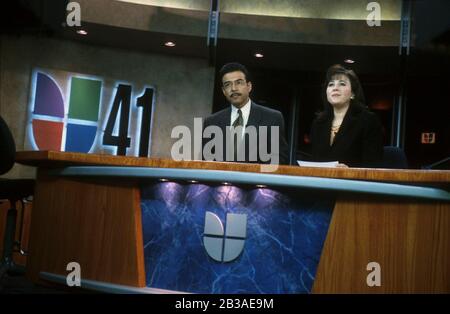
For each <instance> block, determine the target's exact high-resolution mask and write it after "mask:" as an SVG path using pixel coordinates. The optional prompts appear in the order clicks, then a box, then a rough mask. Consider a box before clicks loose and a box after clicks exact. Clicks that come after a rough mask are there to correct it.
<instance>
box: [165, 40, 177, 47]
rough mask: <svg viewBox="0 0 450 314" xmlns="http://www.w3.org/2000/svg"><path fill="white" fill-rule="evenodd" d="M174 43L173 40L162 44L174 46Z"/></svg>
mask: <svg viewBox="0 0 450 314" xmlns="http://www.w3.org/2000/svg"><path fill="white" fill-rule="evenodd" d="M175 45H176V44H175V43H174V42H173V41H166V42H165V43H164V46H166V47H175Z"/></svg>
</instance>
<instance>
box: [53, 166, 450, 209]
mask: <svg viewBox="0 0 450 314" xmlns="http://www.w3.org/2000/svg"><path fill="white" fill-rule="evenodd" d="M47 173H48V174H49V175H52V176H72V177H122V178H124V177H126V178H137V179H162V178H164V179H171V180H196V181H207V182H218V183H223V182H229V183H235V184H250V185H267V186H279V187H290V188H312V189H319V190H330V191H339V192H355V193H368V194H378V195H380V194H381V195H388V196H401V197H411V198H419V199H431V200H439V201H450V193H449V192H447V191H445V190H442V189H438V188H431V187H420V186H411V185H402V184H394V183H384V182H373V181H361V180H348V179H333V178H323V177H307V176H292V175H279V174H262V173H251V172H238V171H223V170H201V169H174V168H143V167H103V166H102V167H96V166H92V167H89V166H88V167H85V166H79V167H78V166H74V167H66V168H59V169H49V170H48V172H47Z"/></svg>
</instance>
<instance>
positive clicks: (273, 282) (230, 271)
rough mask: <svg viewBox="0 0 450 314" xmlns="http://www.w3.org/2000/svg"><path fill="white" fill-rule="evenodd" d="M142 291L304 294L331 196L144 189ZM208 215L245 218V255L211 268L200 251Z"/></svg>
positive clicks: (160, 186)
mask: <svg viewBox="0 0 450 314" xmlns="http://www.w3.org/2000/svg"><path fill="white" fill-rule="evenodd" d="M141 191H142V193H141V207H142V225H143V236H144V256H145V270H146V276H147V286H149V287H153V288H161V289H169V290H177V291H184V292H193V293H309V292H311V289H312V286H313V282H314V276H315V273H316V269H317V266H318V263H319V259H320V255H321V252H322V247H323V244H324V241H325V238H326V235H327V232H328V226H329V223H330V219H331V214H332V209H333V207H334V200H335V198H334V196H333V195H330V194H327V192H320V193H318V192H317V191H307V190H305V191H301V192H299V191H291V192H288V191H277V190H273V189H269V188H241V187H235V186H213V185H211V186H208V185H204V184H180V183H175V182H161V183H152V184H149V185H148V186H143V187H142V190H141ZM205 211H211V212H213V213H215V214H216V215H218V216H219V217H220V219H221V220H222V222H223V223H225V220H226V213H242V214H247V240H246V242H245V247H244V250H243V252H242V254H241V255H240V256H239V257H238V258H237V259H236V260H234V261H232V262H229V263H221V262H216V261H214V260H213V259H212V258H210V257H209V256H208V254H207V253H206V250H205V249H204V246H203V231H204V223H205Z"/></svg>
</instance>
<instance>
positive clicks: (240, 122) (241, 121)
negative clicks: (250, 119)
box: [233, 109, 244, 161]
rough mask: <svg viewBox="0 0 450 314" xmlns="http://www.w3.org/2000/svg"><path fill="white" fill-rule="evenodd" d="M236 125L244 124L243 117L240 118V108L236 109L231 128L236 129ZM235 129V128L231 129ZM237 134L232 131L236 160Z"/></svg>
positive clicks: (235, 157) (235, 158)
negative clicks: (236, 115) (236, 113)
mask: <svg viewBox="0 0 450 314" xmlns="http://www.w3.org/2000/svg"><path fill="white" fill-rule="evenodd" d="M238 126H240V127H242V126H244V119H243V118H242V111H241V109H238V117H237V118H236V120H234V122H233V129H236V128H237V127H238ZM233 131H236V130H233ZM239 135H240V134H239ZM237 137H238V135H237V133H234V139H233V144H234V161H237V149H238V138H237Z"/></svg>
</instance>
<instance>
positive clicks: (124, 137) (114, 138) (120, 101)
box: [103, 84, 154, 157]
mask: <svg viewBox="0 0 450 314" xmlns="http://www.w3.org/2000/svg"><path fill="white" fill-rule="evenodd" d="M153 93H154V89H153V88H146V89H145V92H144V94H143V95H142V96H140V97H138V98H137V99H136V106H137V107H142V110H143V112H142V119H141V136H140V141H139V157H148V144H149V139H150V122H151V119H152V107H153ZM130 103H131V86H130V85H125V84H119V86H117V92H116V96H115V97H114V102H113V105H112V107H111V111H110V112H109V116H108V122H107V123H106V128H105V132H104V134H103V145H111V146H117V155H122V156H124V155H126V153H127V148H128V147H130V144H131V138H130V137H128V124H129V121H130ZM119 109H120V115H119V132H118V135H113V130H114V125H115V123H116V120H117V115H118V114H119Z"/></svg>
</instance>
